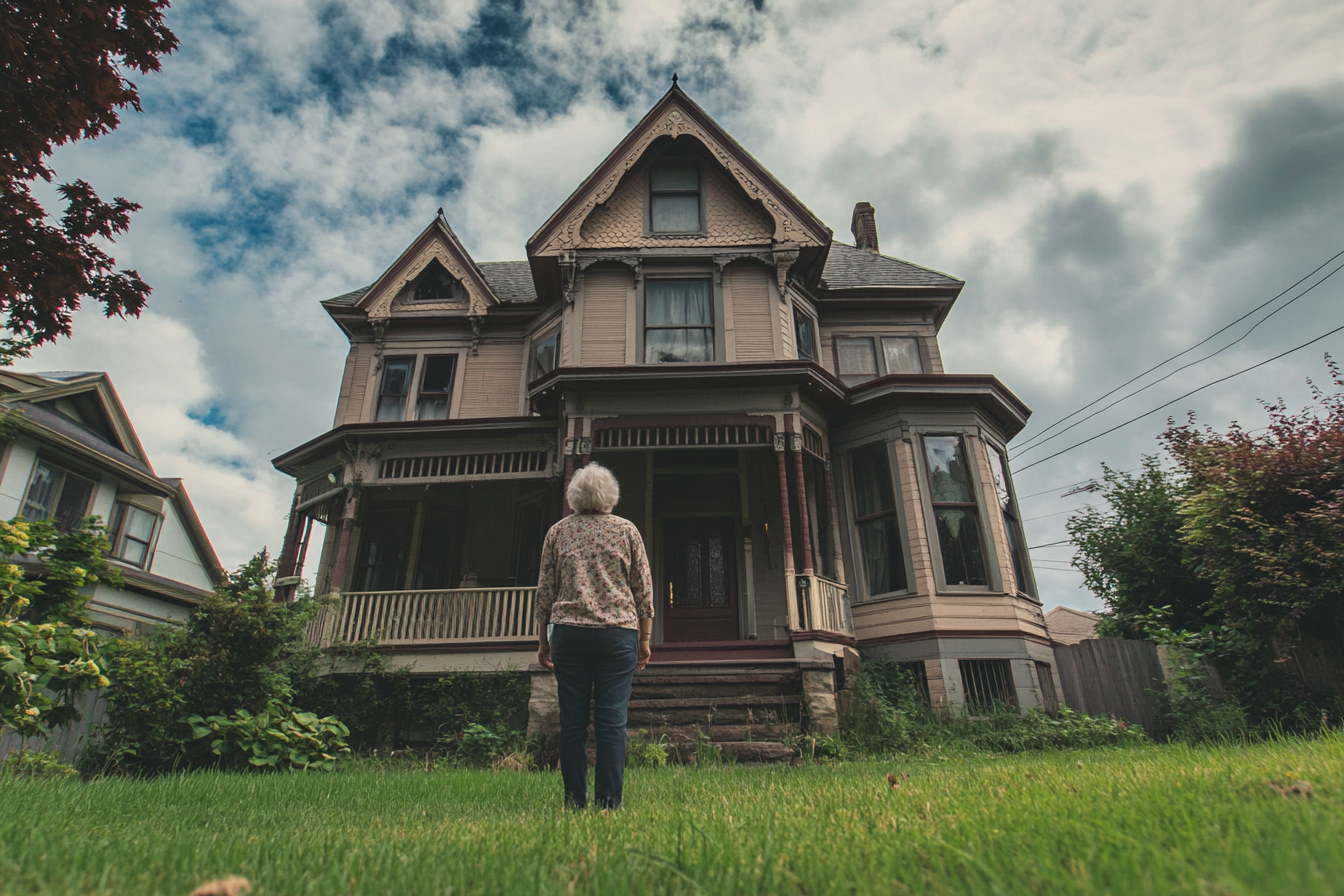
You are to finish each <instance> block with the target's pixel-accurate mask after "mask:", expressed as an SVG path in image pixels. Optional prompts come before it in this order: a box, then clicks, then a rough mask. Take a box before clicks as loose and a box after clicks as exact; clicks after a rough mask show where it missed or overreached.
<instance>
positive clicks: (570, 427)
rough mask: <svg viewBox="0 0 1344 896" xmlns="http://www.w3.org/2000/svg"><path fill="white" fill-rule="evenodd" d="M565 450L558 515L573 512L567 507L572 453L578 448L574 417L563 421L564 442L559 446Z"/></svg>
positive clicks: (571, 472)
mask: <svg viewBox="0 0 1344 896" xmlns="http://www.w3.org/2000/svg"><path fill="white" fill-rule="evenodd" d="M561 448H562V449H563V450H564V452H565V478H564V479H563V480H561V482H560V516H561V518H562V519H563V518H564V517H567V516H569V515H570V514H571V513H573V511H572V510H570V507H569V498H568V497H567V495H568V494H569V480H571V479H573V478H574V454H575V452H577V451H578V450H579V440H578V439H576V438H574V419H573V418H572V417H571V418H570V419H569V420H567V421H565V443H564V445H562V446H561Z"/></svg>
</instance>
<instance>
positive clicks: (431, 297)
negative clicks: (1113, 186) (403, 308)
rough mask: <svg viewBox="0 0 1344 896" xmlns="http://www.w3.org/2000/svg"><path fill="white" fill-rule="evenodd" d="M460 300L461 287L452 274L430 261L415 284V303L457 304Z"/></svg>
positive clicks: (436, 260)
mask: <svg viewBox="0 0 1344 896" xmlns="http://www.w3.org/2000/svg"><path fill="white" fill-rule="evenodd" d="M461 300H462V286H461V284H459V283H458V282H457V278H455V277H454V276H453V275H452V274H450V273H448V271H447V270H446V269H445V268H444V266H443V265H442V264H440V263H439V261H438V259H431V260H430V262H429V264H428V265H426V266H425V269H424V271H422V272H421V274H420V278H419V279H418V280H417V281H416V283H415V299H414V301H417V302H459V301H461Z"/></svg>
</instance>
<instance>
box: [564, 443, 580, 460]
mask: <svg viewBox="0 0 1344 896" xmlns="http://www.w3.org/2000/svg"><path fill="white" fill-rule="evenodd" d="M577 442H578V440H577V439H565V457H573V456H574V449H575V447H576V443H577Z"/></svg>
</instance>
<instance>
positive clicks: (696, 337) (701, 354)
mask: <svg viewBox="0 0 1344 896" xmlns="http://www.w3.org/2000/svg"><path fill="white" fill-rule="evenodd" d="M644 360H645V361H646V362H648V363H651V364H653V363H658V364H665V363H670V362H677V361H713V360H714V309H713V307H712V305H711V304H710V290H709V281H708V280H648V281H646V283H645V286H644Z"/></svg>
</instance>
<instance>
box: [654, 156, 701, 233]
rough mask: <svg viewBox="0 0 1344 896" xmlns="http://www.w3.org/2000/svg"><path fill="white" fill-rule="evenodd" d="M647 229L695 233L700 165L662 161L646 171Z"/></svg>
mask: <svg viewBox="0 0 1344 896" xmlns="http://www.w3.org/2000/svg"><path fill="white" fill-rule="evenodd" d="M649 230H650V231H651V232H653V233H699V232H700V230H701V224H700V169H699V168H698V167H697V166H695V165H693V164H690V163H688V162H674V163H664V164H660V165H656V166H654V168H653V169H652V170H651V171H650V173H649Z"/></svg>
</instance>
